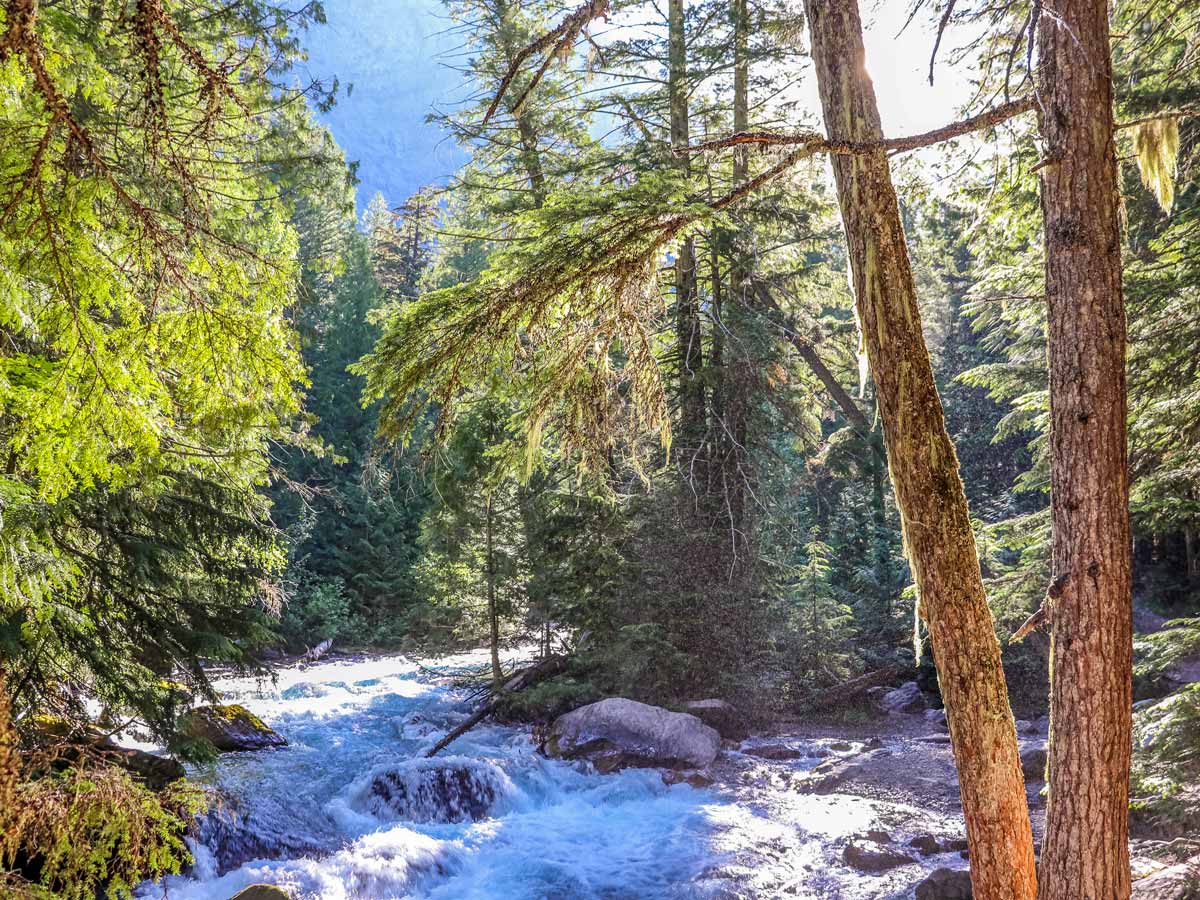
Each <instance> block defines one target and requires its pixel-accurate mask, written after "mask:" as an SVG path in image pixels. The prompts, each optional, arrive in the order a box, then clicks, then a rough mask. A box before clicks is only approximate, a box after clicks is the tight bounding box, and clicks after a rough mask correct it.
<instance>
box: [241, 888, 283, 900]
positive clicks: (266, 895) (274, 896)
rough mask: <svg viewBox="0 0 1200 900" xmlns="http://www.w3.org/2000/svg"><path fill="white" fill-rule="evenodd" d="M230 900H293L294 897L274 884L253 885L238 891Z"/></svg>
mask: <svg viewBox="0 0 1200 900" xmlns="http://www.w3.org/2000/svg"><path fill="white" fill-rule="evenodd" d="M230 900H292V895H291V894H289V893H287V891H284V890H281V889H280V888H277V887H275V886H274V885H272V884H252V885H250V887H248V888H243V889H242V890H240V891H238V892H237V893H236V894H234V895H233V896H232V897H231V898H230Z"/></svg>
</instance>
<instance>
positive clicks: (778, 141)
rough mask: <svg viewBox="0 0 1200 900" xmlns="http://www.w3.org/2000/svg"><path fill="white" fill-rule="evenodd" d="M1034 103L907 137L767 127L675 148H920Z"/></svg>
mask: <svg viewBox="0 0 1200 900" xmlns="http://www.w3.org/2000/svg"><path fill="white" fill-rule="evenodd" d="M1033 107H1034V97H1033V95H1032V94H1030V95H1028V96H1025V97H1018V98H1017V99H1016V100H1010V101H1009V102H1007V103H1002V104H1000V105H999V106H997V107H994V108H992V109H989V110H985V111H984V112H981V113H979V114H978V115H974V116H971V117H969V118H966V119H962V120H961V121H958V122H952V123H950V124H949V125H943V126H942V127H941V128H935V129H934V130H932V131H925V132H922V133H921V134H914V135H910V136H908V137H899V138H884V139H883V140H880V141H831V140H828V139H827V138H825V137H824V136H823V135H820V134H817V133H816V132H807V133H801V134H779V133H776V132H769V131H739V132H738V133H737V134H731V135H729V136H728V137H724V138H718V139H716V140H713V141H706V142H705V143H703V144H694V145H692V146H691V147H685V148H683V149H681V150H679V151H677V152H678V153H681V154H682V153H703V152H707V151H710V150H722V149H724V148H727V147H737V146H741V145H744V144H761V145H766V146H777V147H790V146H796V145H799V150H798V151H797V152H801V153H802V154H803V156H812V155H814V154H816V153H833V154H839V155H851V156H852V155H860V154H865V153H873V152H875V151H876V150H885V151H888V152H891V153H903V152H906V151H909V150H919V149H920V148H922V147H930V146H932V145H934V144H940V143H941V142H942V141H947V140H950V139H951V138H956V137H961V136H962V135H964V134H970V133H971V132H972V131H979V130H981V129H984V128H991V127H993V126H996V125H999V124H1000V123H1001V122H1006V121H1008V120H1009V119H1011V118H1013V117H1014V116H1019V115H1020V114H1021V113H1024V112H1029V110H1031V109H1033ZM799 158H802V157H797V159H799ZM794 161H796V160H793V162H794Z"/></svg>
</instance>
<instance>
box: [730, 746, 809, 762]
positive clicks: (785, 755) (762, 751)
mask: <svg viewBox="0 0 1200 900" xmlns="http://www.w3.org/2000/svg"><path fill="white" fill-rule="evenodd" d="M742 752H743V753H745V754H746V755H747V756H757V757H758V758H759V759H772V760H788V759H804V757H805V756H807V755H808V754H807V753H805V752H804V751H803V750H798V749H797V748H795V747H789V746H788V745H787V744H762V745H760V746H757V747H745V748H743V750H742Z"/></svg>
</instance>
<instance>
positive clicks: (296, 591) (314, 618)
mask: <svg viewBox="0 0 1200 900" xmlns="http://www.w3.org/2000/svg"><path fill="white" fill-rule="evenodd" d="M301 575H302V577H303V579H304V580H303V581H301V582H300V583H299V584H296V585H295V586H293V588H292V591H291V594H290V595H289V597H288V601H287V604H286V605H285V606H284V608H283V612H282V614H281V615H280V617H279V634H280V636H281V637H282V638H283V640H284V643H285V644H286V645H287V646H288V647H289V648H290V649H292V650H294V651H296V652H299V651H302V650H307V649H309V648H310V647H315V646H316V645H317V644H319V643H321V642H322V641H325V640H331V641H332V640H341V639H344V638H347V637H355V636H357V635H358V633H359V632H360V631H361V625H360V624H359V623H358V622H357V621H356V620H355V619H354V618H353V616H352V614H351V611H350V600H349V599H348V598H347V597H346V592H345V590H344V588H343V585H342V582H341V581H340V580H338V579H336V578H322V577H320V576H313V575H311V574H309V573H308V572H307V571H303V570H302V572H301Z"/></svg>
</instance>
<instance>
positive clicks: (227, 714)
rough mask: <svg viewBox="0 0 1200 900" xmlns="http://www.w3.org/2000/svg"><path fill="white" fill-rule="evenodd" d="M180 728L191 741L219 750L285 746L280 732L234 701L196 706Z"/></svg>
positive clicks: (263, 748)
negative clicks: (226, 704)
mask: <svg viewBox="0 0 1200 900" xmlns="http://www.w3.org/2000/svg"><path fill="white" fill-rule="evenodd" d="M182 731H183V733H184V734H185V735H186V736H187V737H189V738H192V739H193V740H205V741H208V742H209V743H210V744H212V745H213V746H214V747H216V748H217V749H218V750H220V751H221V752H222V753H226V752H231V751H238V750H265V749H266V748H268V747H286V746H287V741H286V740H285V739H284V738H283V736H282V735H280V734H277V733H276V732H275V731H273V730H272V729H271V728H270V727H269V726H268V725H267V724H266V723H265V722H263V720H262V719H260V718H259V717H258V716H256V715H254V713H252V712H250V710H248V709H246V707H244V706H240V705H239V704H236V703H234V704H230V705H228V706H197V707H196V708H195V709H193V710H192V711H191V712H189V713H188V714H187V715H186V716H185V717H184V720H183V727H182Z"/></svg>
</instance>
